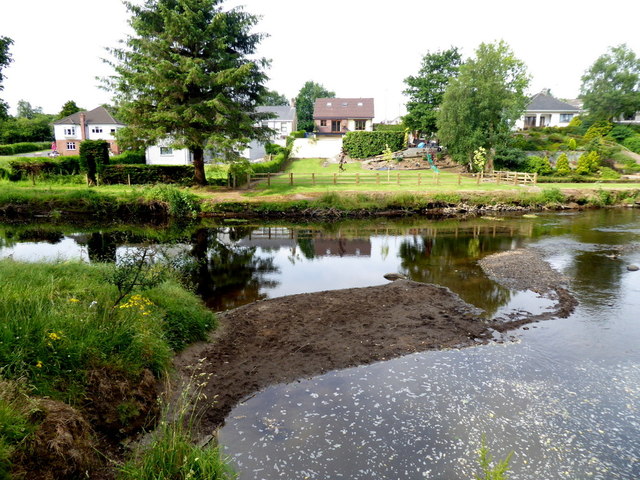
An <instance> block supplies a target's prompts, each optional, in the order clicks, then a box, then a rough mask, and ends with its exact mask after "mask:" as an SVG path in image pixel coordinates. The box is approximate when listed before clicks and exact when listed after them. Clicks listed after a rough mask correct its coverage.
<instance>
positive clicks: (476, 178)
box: [246, 170, 538, 188]
mask: <svg viewBox="0 0 640 480" xmlns="http://www.w3.org/2000/svg"><path fill="white" fill-rule="evenodd" d="M537 180H538V179H537V174H535V173H533V174H532V173H523V172H501V171H496V172H493V173H480V174H476V175H470V174H444V175H441V174H440V173H436V172H434V171H428V170H426V171H415V170H413V171H397V170H396V171H393V170H391V171H388V172H362V173H291V172H290V173H260V174H253V175H251V176H250V177H249V179H248V182H247V184H246V185H247V188H250V187H251V186H252V185H255V184H257V183H266V185H267V186H269V187H270V186H275V185H288V186H295V185H312V186H316V185H415V186H427V185H449V186H462V185H473V184H476V185H480V184H481V183H486V182H492V183H496V184H498V185H500V184H505V185H506V184H513V185H527V184H530V185H535V184H536V183H537Z"/></svg>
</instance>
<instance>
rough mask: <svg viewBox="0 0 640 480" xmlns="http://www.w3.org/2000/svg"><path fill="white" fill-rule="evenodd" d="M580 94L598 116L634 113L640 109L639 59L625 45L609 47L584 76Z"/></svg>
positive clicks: (588, 109) (611, 116) (591, 113)
mask: <svg viewBox="0 0 640 480" xmlns="http://www.w3.org/2000/svg"><path fill="white" fill-rule="evenodd" d="M580 96H581V97H582V99H583V100H584V108H585V110H587V111H588V112H589V116H592V117H594V118H596V119H602V120H609V121H611V120H613V119H615V118H618V117H621V116H626V115H635V113H636V112H638V111H640V59H639V58H638V57H636V54H635V53H634V52H633V51H632V50H631V49H630V48H629V47H628V46H627V45H625V44H622V45H618V46H616V47H609V49H608V51H607V53H605V54H604V55H601V56H600V57H598V59H597V60H596V61H595V62H594V64H593V65H592V66H591V67H590V68H589V69H588V70H587V71H586V73H585V74H584V75H583V76H582V86H581V88H580Z"/></svg>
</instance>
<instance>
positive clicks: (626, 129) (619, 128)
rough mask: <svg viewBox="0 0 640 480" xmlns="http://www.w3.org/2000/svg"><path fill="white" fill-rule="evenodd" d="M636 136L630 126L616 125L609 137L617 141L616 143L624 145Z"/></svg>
mask: <svg viewBox="0 0 640 480" xmlns="http://www.w3.org/2000/svg"><path fill="white" fill-rule="evenodd" d="M634 135H636V131H635V130H634V129H633V128H631V127H630V126H629V125H616V126H615V127H613V128H612V129H611V131H610V132H609V135H608V136H609V137H611V138H613V139H615V141H616V142H618V143H622V142H624V141H625V140H626V139H627V138H629V137H632V136H634Z"/></svg>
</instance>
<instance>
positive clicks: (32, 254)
mask: <svg viewBox="0 0 640 480" xmlns="http://www.w3.org/2000/svg"><path fill="white" fill-rule="evenodd" d="M7 257H11V258H13V259H14V260H19V261H23V262H39V261H53V260H84V261H87V260H88V259H89V256H88V255H87V249H86V247H83V246H81V245H78V244H77V243H76V241H75V240H73V239H71V238H68V237H65V238H63V239H62V240H61V241H60V242H58V243H55V244H51V243H47V242H22V243H18V244H16V245H14V246H12V247H0V258H7Z"/></svg>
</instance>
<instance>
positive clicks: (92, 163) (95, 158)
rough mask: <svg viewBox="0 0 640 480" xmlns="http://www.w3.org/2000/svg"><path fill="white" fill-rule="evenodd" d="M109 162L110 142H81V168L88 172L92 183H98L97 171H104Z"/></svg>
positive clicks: (88, 177)
mask: <svg viewBox="0 0 640 480" xmlns="http://www.w3.org/2000/svg"><path fill="white" fill-rule="evenodd" d="M108 164H109V142H107V141H106V140H84V141H83V142H81V143H80V169H81V170H82V171H83V172H86V173H87V181H88V182H89V184H90V185H95V184H96V172H102V170H103V169H104V166H105V165H108Z"/></svg>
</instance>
